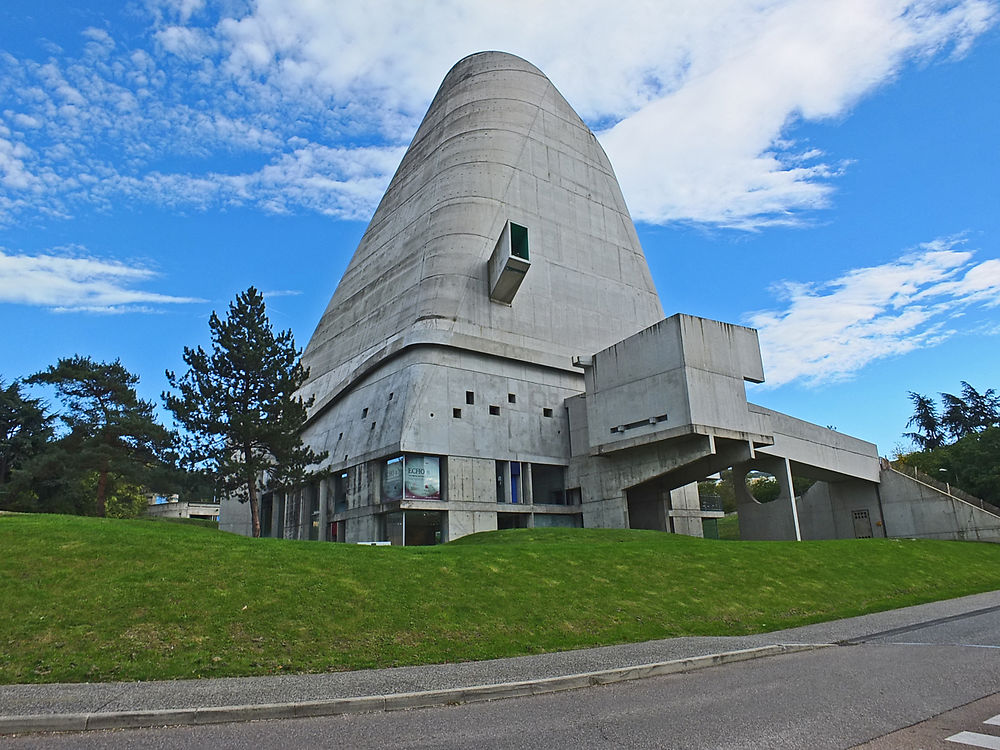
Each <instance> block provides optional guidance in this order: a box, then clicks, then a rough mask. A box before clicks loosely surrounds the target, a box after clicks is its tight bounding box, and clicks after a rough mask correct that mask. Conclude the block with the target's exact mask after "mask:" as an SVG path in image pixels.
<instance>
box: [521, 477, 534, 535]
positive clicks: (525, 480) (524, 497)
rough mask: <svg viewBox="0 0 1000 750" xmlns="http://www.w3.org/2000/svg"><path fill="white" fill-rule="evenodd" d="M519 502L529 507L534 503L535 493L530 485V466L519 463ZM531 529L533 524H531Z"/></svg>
mask: <svg viewBox="0 0 1000 750" xmlns="http://www.w3.org/2000/svg"><path fill="white" fill-rule="evenodd" d="M521 502H523V503H525V504H526V505H531V504H533V503H534V502H535V493H534V491H533V489H532V484H531V464H529V463H527V462H524V461H522V462H521ZM531 526H532V528H533V527H534V523H532V525H531Z"/></svg>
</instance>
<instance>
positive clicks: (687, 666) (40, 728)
mask: <svg viewBox="0 0 1000 750" xmlns="http://www.w3.org/2000/svg"><path fill="white" fill-rule="evenodd" d="M831 645H833V644H825V643H824V644H815V643H802V644H797V643H796V644H782V645H773V646H761V647H758V648H747V649H741V650H739V651H726V652H723V653H718V654H706V655H704V656H693V657H689V658H686V659H673V660H671V661H664V662H656V663H653V664H640V665H637V666H633V667H620V668H617V669H605V670H601V671H597V672H584V673H581V674H571V675H560V676H558V677H545V678H541V679H537V680H524V681H522V682H504V683H497V684H494V685H474V686H472V687H458V688H446V689H442V690H424V691H420V692H415V693H392V694H389V695H367V696H360V697H354V698H330V699H326V700H318V701H298V702H294V703H256V704H249V705H241V706H214V707H208V708H168V709H158V710H147V711H99V712H94V713H78V714H35V715H27V716H0V735H2V734H21V733H29V732H82V731H87V730H100V729H139V728H142V727H162V726H194V725H202V724H225V723H229V722H240V721H261V720H265V719H298V718H305V717H310V716H336V715H340V714H359V713H375V712H379V711H399V710H403V709H407V708H431V707H435V706H448V705H454V704H458V703H476V702H480V701H489V700H497V699H500V698H518V697H523V696H528V695H542V694H545V693H556V692H561V691H564V690H576V689H578V688H583V687H592V686H595V685H610V684H612V683H615V682H628V681H630V680H641V679H644V678H646V677H657V676H661V675H668V674H676V673H678V672H693V671H695V670H698V669H706V668H708V667H715V666H719V665H721V664H731V663H733V662H739V661H748V660H750V659H761V658H764V657H767V656H776V655H778V654H790V653H797V652H800V651H812V650H814V649H818V648H826V647H828V646H831Z"/></svg>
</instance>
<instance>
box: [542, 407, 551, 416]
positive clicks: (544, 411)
mask: <svg viewBox="0 0 1000 750" xmlns="http://www.w3.org/2000/svg"><path fill="white" fill-rule="evenodd" d="M542 416H543V417H551V416H552V409H550V408H549V407H547V406H546V407H544V408H543V409H542Z"/></svg>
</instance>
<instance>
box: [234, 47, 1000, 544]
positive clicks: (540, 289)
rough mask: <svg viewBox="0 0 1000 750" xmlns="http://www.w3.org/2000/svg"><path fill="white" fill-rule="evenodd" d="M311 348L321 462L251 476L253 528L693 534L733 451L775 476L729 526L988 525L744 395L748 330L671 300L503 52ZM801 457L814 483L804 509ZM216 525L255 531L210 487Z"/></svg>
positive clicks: (749, 375)
mask: <svg viewBox="0 0 1000 750" xmlns="http://www.w3.org/2000/svg"><path fill="white" fill-rule="evenodd" d="M303 362H304V364H305V365H306V366H307V367H308V368H309V369H310V380H309V381H308V382H307V383H306V385H305V386H304V387H303V394H304V395H305V396H307V397H308V396H314V397H315V403H314V405H313V408H312V410H311V413H310V418H309V421H308V423H307V425H306V427H305V430H304V433H303V439H304V442H306V443H307V444H309V445H310V446H311V447H312V448H314V449H315V450H318V451H328V453H329V457H328V459H327V464H326V466H327V467H328V468H329V469H331V471H332V476H331V478H329V479H325V480H323V481H322V482H317V483H316V484H315V485H313V486H309V487H304V488H301V489H300V490H297V491H295V492H288V493H277V492H274V493H265V494H264V496H263V499H262V508H261V519H262V527H263V533H264V534H265V535H270V536H279V537H286V538H300V539H309V538H312V539H326V540H331V541H346V542H391V543H392V544H433V543H436V542H444V541H448V540H452V539H456V538H458V537H461V536H463V535H466V534H471V533H474V532H479V531H488V530H494V529H498V528H500V529H502V528H517V527H542V526H566V527H580V526H585V527H611V528H642V529H660V530H663V531H672V532H677V533H683V534H690V535H694V536H701V535H702V529H703V523H704V520H705V519H712V518H718V517H720V516H721V515H722V513H721V509H703V508H702V504H701V502H700V501H699V497H698V492H697V485H696V484H694V483H695V482H696V481H697V480H699V479H702V478H705V477H707V476H709V475H712V474H714V473H716V472H718V471H720V470H723V469H727V468H730V467H732V468H734V470H735V474H736V476H737V478H738V479H739V478H742V477H744V476H745V474H746V472H748V471H750V470H752V469H761V470H764V471H768V472H770V473H773V474H774V476H775V477H776V478H777V479H778V481H779V483H780V485H781V487H782V490H783V495H782V497H781V498H779V499H778V500H777V501H775V502H773V503H769V504H767V505H760V504H758V503H757V502H756V501H755V500H754V499H753V498H752V497H751V496H750V495H749V493H744V496H743V497H742V498H740V499H741V501H742V505H741V508H740V524H741V531H742V534H743V537H744V538H760V539H780V538H796V536H797V535H800V536H802V537H805V538H830V537H842V536H850V537H853V536H883V535H886V533H887V532H888V534H890V535H894V536H898V535H902V536H908V535H923V536H941V537H944V538H959V537H965V536H973V537H975V536H978V535H979V532H978V531H976V529H979V528H988V527H989V526H990V525H991V524H992V527H993V528H994V531H993V532H992V533H993V534H994V536H995V537H996V538H998V539H1000V518H996V517H992V520H990V519H985V520H984V518H985V516H982V514H986V516H989V515H990V514H988V513H986V511H984V510H982V509H981V508H975V507H974V506H972V505H971V504H969V503H965V502H964V501H962V500H959V499H958V498H954V497H952V496H951V495H945V494H944V493H941V492H938V491H937V490H936V489H934V488H930V487H925V485H922V484H920V485H919V486H917V485H918V484H919V483H916V482H914V480H912V479H909V478H906V477H903V476H902V475H897V474H895V472H892V470H891V469H888V468H886V467H884V466H883V465H881V464H880V461H879V457H878V453H877V451H876V447H875V446H874V445H872V444H870V443H866V442H864V441H861V440H857V439H855V438H852V437H848V436H846V435H843V434H840V433H837V432H834V431H832V430H828V429H825V428H822V427H818V426H816V425H813V424H808V423H805V422H802V421H800V420H797V419H794V418H792V417H789V416H786V415H784V414H779V413H777V412H774V411H771V410H769V409H766V408H763V407H759V406H755V405H753V404H750V403H748V402H747V400H746V393H745V388H744V382H745V381H750V382H755V383H756V382H762V381H763V380H764V372H763V367H762V364H761V357H760V350H759V347H758V343H757V334H756V332H755V331H754V330H752V329H749V328H744V327H740V326H735V325H731V324H728V323H720V322H717V321H713V320H706V319H702V318H695V317H691V316H687V315H673V316H672V317H669V318H666V317H665V316H664V312H663V308H662V306H661V303H660V299H659V296H658V295H657V292H656V289H655V288H654V286H653V282H652V279H651V277H650V272H649V268H648V266H647V264H646V259H645V256H644V255H643V252H642V248H641V247H640V245H639V241H638V238H637V236H636V232H635V228H634V227H633V224H632V220H631V218H630V216H629V213H628V209H627V208H626V206H625V201H624V199H623V197H622V193H621V190H620V188H619V187H618V182H617V180H616V178H615V175H614V171H613V170H612V167H611V164H610V162H609V161H608V158H607V156H606V155H605V154H604V151H603V149H602V148H601V146H600V144H599V143H598V142H597V139H596V138H595V136H594V134H593V133H592V132H591V131H590V130H589V129H588V128H587V126H586V125H585V124H584V123H583V121H582V120H581V119H580V117H579V116H578V115H577V114H576V113H575V112H574V111H573V109H572V108H571V107H570V106H569V104H568V103H567V102H566V101H565V99H563V97H562V96H561V95H560V94H559V92H558V91H557V90H556V89H555V87H554V86H553V85H552V83H551V82H549V80H548V79H547V78H546V77H545V76H544V75H543V74H542V73H541V72H540V71H539V70H538V69H537V68H535V67H534V66H532V65H531V64H529V63H527V62H525V61H524V60H522V59H520V58H518V57H514V56H512V55H509V54H504V53H499V52H485V53H481V54H476V55H472V56H470V57H467V58H465V59H464V60H462V61H460V62H459V63H458V64H457V65H455V67H454V68H453V69H452V70H451V71H450V72H449V73H448V75H447V76H446V77H445V79H444V82H443V83H442V84H441V88H440V89H439V91H438V92H437V95H436V96H435V97H434V100H433V102H432V103H431V106H430V109H429V110H428V112H427V115H426V116H425V117H424V120H423V122H422V123H421V125H420V128H419V129H418V130H417V133H416V135H415V136H414V138H413V142H412V143H411V144H410V147H409V149H408V151H407V152H406V155H405V156H404V157H403V160H402V163H401V164H400V166H399V168H398V170H397V172H396V174H395V176H394V177H393V179H392V182H391V183H390V185H389V188H388V190H387V191H386V194H385V196H384V197H383V199H382V202H381V204H380V205H379V207H378V209H377V210H376V212H375V215H374V217H373V218H372V220H371V224H370V225H369V227H368V229H367V231H366V232H365V234H364V237H363V238H362V240H361V243H360V245H359V246H358V249H357V251H356V252H355V254H354V257H353V259H352V260H351V263H350V265H349V266H348V268H347V270H346V271H345V273H344V276H343V278H342V279H341V281H340V284H339V285H338V287H337V289H336V292H335V293H334V295H333V298H332V300H331V301H330V304H329V306H328V307H327V309H326V312H325V313H324V314H323V317H322V319H321V320H320V322H319V325H318V326H317V328H316V332H315V333H314V334H313V337H312V339H311V341H310V342H309V344H308V346H307V347H306V349H305V352H304V354H303ZM886 472H890V473H891V474H892V475H893V476H892V481H891V482H886V481H885V479H884V477H885V475H886ZM793 474H802V475H805V476H810V477H813V478H815V479H818V480H822V481H820V482H818V483H817V484H816V485H814V486H813V488H812V489H810V491H809V492H808V493H807V495H806V496H805V497H803V498H801V499H799V502H798V505H797V510H798V512H797V513H796V512H795V511H796V503H793V502H792V496H791V492H790V487H791V485H790V478H791V476H792V475H793ZM742 484H743V483H742V482H740V481H737V486H738V487H741V488H742ZM890 484H891V485H892V491H891V492H889V493H887V492H886V491H885V489H884V488H885V487H887V486H888V485H890ZM897 485H898V486H897ZM880 487H882V488H883V489H882V491H881V492H880ZM915 493H916V494H915ZM920 493H923V494H924V495H927V497H929V498H930V499H927V498H923V500H924V501H925V502H922V504H921V505H920V508H921V510H920V512H919V513H916V514H915V513H914V510H913V505H914V503H913V500H912V498H913V497H916V495H917V494H920ZM921 513H922V514H923V515H921ZM928 514H929V515H928ZM977 514H979V515H977ZM925 516H927V517H925ZM222 528H225V529H229V530H232V531H237V532H240V533H248V532H249V510H248V508H247V506H246V505H243V504H238V503H236V502H235V501H229V502H225V503H223V509H222ZM928 529H929V531H928ZM988 535H989V534H988V533H987V534H986V536H988Z"/></svg>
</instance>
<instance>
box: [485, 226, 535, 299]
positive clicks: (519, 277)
mask: <svg viewBox="0 0 1000 750" xmlns="http://www.w3.org/2000/svg"><path fill="white" fill-rule="evenodd" d="M530 267H531V263H530V262H529V261H528V230H527V228H525V227H522V226H521V225H520V224H514V223H513V222H510V221H508V222H507V223H506V224H504V226H503V231H502V232H501V233H500V239H499V240H497V245H496V247H495V248H493V254H492V255H491V256H490V260H489V264H488V270H489V275H490V299H491V300H493V301H494V302H500V303H502V304H505V305H509V304H510V303H511V302H512V301H513V299H514V295H515V294H517V290H518V289H520V288H521V282H522V281H524V276H525V274H527V273H528V269H529V268H530Z"/></svg>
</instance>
